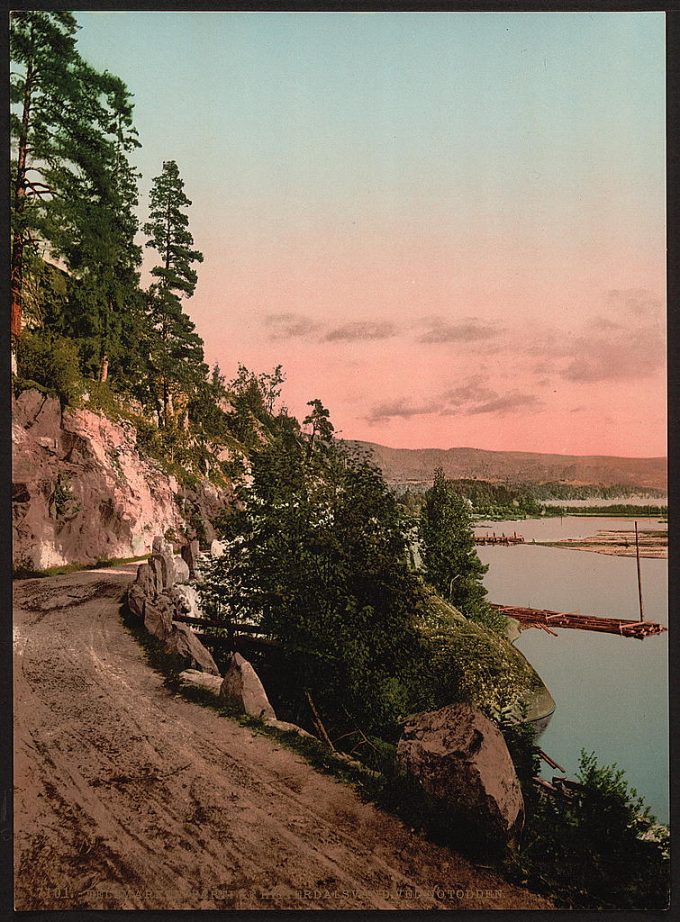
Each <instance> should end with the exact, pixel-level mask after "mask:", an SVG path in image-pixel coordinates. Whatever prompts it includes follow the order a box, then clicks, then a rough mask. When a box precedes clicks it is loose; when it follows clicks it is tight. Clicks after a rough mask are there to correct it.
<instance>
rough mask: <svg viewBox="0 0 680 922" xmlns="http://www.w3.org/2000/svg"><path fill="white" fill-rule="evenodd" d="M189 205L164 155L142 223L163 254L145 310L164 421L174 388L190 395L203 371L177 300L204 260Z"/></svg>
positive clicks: (198, 344)
mask: <svg viewBox="0 0 680 922" xmlns="http://www.w3.org/2000/svg"><path fill="white" fill-rule="evenodd" d="M190 205H191V201H190V200H189V199H188V198H187V196H186V194H185V193H184V182H183V180H182V179H181V177H180V175H179V169H178V167H177V164H176V163H175V161H174V160H167V161H165V162H164V163H163V171H162V173H161V174H160V175H159V176H157V177H156V178H155V179H154V181H153V186H152V189H151V210H150V214H149V221H148V222H147V223H146V224H145V225H144V233H145V234H146V235H147V236H148V237H149V239H148V241H147V243H146V245H147V247H151V248H153V249H154V250H156V252H157V253H158V255H159V256H160V258H161V262H160V265H157V266H155V267H154V268H153V269H152V270H151V274H152V275H153V276H154V277H155V278H156V279H157V282H156V283H155V284H154V285H152V286H151V288H150V289H149V293H148V313H149V320H150V323H151V326H152V328H153V330H154V332H155V334H156V335H155V348H154V350H153V366H154V369H155V371H156V374H157V377H158V379H159V382H160V389H161V399H162V414H161V415H160V420H161V421H162V423H163V424H164V425H165V426H167V425H169V424H170V422H171V420H172V417H173V392H176V391H180V392H182V393H184V394H189V395H191V393H192V392H193V390H194V389H195V387H196V386H197V382H198V381H199V380H200V379H203V378H204V377H205V372H206V371H207V369H206V368H205V366H204V365H203V348H202V341H201V339H200V337H199V336H198V335H197V334H196V333H195V327H194V324H193V323H192V322H191V320H189V318H188V317H187V316H186V314H184V313H183V311H182V303H181V302H182V298H185V297H186V298H190V297H191V296H192V295H193V293H194V290H195V288H196V282H197V278H198V276H197V274H196V270H195V269H194V268H193V264H194V263H197V262H199V263H200V262H202V261H203V254H202V253H201V252H199V250H197V249H194V238H193V236H192V235H191V232H190V230H189V218H188V215H187V214H186V211H185V209H186V208H188V207H189V206H190Z"/></svg>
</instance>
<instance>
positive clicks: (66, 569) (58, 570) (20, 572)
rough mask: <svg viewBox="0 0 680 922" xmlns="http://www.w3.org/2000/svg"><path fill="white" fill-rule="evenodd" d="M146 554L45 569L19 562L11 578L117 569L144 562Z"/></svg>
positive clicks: (34, 577) (18, 578)
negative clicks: (127, 564)
mask: <svg viewBox="0 0 680 922" xmlns="http://www.w3.org/2000/svg"><path fill="white" fill-rule="evenodd" d="M148 556H149V555H148V554H141V555H139V556H137V557H112V558H110V559H106V560H96V561H95V562H94V563H65V564H63V565H62V566H59V567H47V568H45V569H39V568H37V567H34V566H33V565H32V564H30V563H27V562H19V563H18V564H16V566H15V567H14V569H13V570H12V578H13V579H15V580H21V579H43V578H44V577H47V576H66V575H67V574H68V573H77V572H78V571H80V570H103V569H106V568H107V567H119V566H121V565H122V564H126V563H137V561H140V560H146V559H147V558H148Z"/></svg>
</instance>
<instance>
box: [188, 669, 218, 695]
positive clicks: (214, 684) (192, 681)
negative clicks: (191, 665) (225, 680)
mask: <svg viewBox="0 0 680 922" xmlns="http://www.w3.org/2000/svg"><path fill="white" fill-rule="evenodd" d="M179 677H180V680H181V682H182V683H183V684H184V685H190V686H193V687H194V688H205V689H207V690H208V691H209V692H211V693H212V694H213V695H219V693H220V689H221V688H222V676H221V675H211V674H210V673H208V672H199V671H198V670H197V669H185V670H184V672H180V674H179Z"/></svg>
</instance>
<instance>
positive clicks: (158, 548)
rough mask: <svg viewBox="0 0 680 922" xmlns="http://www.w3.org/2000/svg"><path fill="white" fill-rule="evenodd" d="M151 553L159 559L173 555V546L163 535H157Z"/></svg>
mask: <svg viewBox="0 0 680 922" xmlns="http://www.w3.org/2000/svg"><path fill="white" fill-rule="evenodd" d="M151 553H152V554H154V555H157V556H158V557H161V556H162V555H163V554H172V545H171V544H170V543H169V542H168V541H166V540H165V538H164V537H163V536H162V535H156V537H155V538H154V539H153V541H152V542H151Z"/></svg>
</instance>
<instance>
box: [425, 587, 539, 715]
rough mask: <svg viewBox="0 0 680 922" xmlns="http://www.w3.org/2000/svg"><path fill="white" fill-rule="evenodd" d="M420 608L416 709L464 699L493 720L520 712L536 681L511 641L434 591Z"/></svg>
mask: <svg viewBox="0 0 680 922" xmlns="http://www.w3.org/2000/svg"><path fill="white" fill-rule="evenodd" d="M421 611H422V619H421V622H420V634H421V648H422V649H421V653H420V666H419V670H418V676H417V681H416V682H414V686H413V704H414V705H417V709H418V710H431V709H433V708H439V707H443V706H444V705H446V704H452V703H454V702H466V703H468V704H472V705H474V706H475V707H478V708H479V709H480V710H481V711H482V712H483V713H485V714H486V715H487V716H488V717H490V718H491V719H493V720H496V721H498V720H500V719H501V717H502V716H503V715H504V714H507V713H509V712H512V713H515V714H518V713H519V712H520V711H521V709H522V707H523V705H524V704H525V702H526V699H527V697H528V696H529V694H530V693H531V691H532V689H533V687H534V686H535V685H536V683H537V682H538V681H539V680H538V677H537V676H536V674H535V672H534V671H533V669H532V668H531V667H530V666H529V664H528V663H527V661H526V660H525V659H524V657H523V656H521V654H520V653H518V652H517V650H515V648H514V647H513V646H512V644H510V643H509V642H508V641H507V640H506V639H505V638H504V637H502V636H500V635H499V634H498V633H497V632H496V631H494V630H490V629H488V628H486V627H485V626H484V625H483V624H478V623H476V622H474V621H471V620H469V619H466V618H464V617H463V616H462V615H461V614H460V612H458V611H457V610H456V609H455V608H453V606H450V605H449V604H448V603H446V602H445V601H444V600H443V599H441V598H438V597H437V596H436V595H434V594H430V595H429V597H428V599H427V602H426V604H425V607H424V608H423V609H421Z"/></svg>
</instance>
